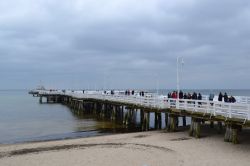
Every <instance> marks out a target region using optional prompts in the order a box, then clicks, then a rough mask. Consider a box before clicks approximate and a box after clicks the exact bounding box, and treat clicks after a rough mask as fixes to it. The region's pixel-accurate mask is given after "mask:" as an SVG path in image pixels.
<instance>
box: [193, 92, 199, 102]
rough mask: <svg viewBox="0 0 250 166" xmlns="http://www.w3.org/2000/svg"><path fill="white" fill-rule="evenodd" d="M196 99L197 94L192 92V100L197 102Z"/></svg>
mask: <svg viewBox="0 0 250 166" xmlns="http://www.w3.org/2000/svg"><path fill="white" fill-rule="evenodd" d="M197 98H198V97H197V93H195V92H194V93H193V95H192V99H193V100H197Z"/></svg>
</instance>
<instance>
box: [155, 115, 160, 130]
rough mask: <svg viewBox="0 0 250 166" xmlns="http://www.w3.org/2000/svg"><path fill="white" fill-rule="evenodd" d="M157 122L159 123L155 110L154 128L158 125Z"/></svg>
mask: <svg viewBox="0 0 250 166" xmlns="http://www.w3.org/2000/svg"><path fill="white" fill-rule="evenodd" d="M158 123H159V121H158V113H157V112H155V129H157V128H158V126H159V125H158Z"/></svg>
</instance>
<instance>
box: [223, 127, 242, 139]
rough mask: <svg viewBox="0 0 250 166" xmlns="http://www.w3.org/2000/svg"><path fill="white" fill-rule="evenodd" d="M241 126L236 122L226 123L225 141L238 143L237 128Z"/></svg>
mask: <svg viewBox="0 0 250 166" xmlns="http://www.w3.org/2000/svg"><path fill="white" fill-rule="evenodd" d="M240 128H241V126H239V125H236V124H226V133H225V136H224V141H225V142H232V143H233V144H238V143H239V140H238V130H239V129H240Z"/></svg>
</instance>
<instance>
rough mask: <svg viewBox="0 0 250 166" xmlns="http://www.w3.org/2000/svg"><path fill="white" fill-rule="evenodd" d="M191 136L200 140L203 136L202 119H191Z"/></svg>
mask: <svg viewBox="0 0 250 166" xmlns="http://www.w3.org/2000/svg"><path fill="white" fill-rule="evenodd" d="M189 135H190V136H194V137H196V138H200V136H201V119H198V118H192V119H191V124H190V129H189Z"/></svg>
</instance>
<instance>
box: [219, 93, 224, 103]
mask: <svg viewBox="0 0 250 166" xmlns="http://www.w3.org/2000/svg"><path fill="white" fill-rule="evenodd" d="M222 98H223V95H222V93H221V92H220V94H219V96H218V101H222Z"/></svg>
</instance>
